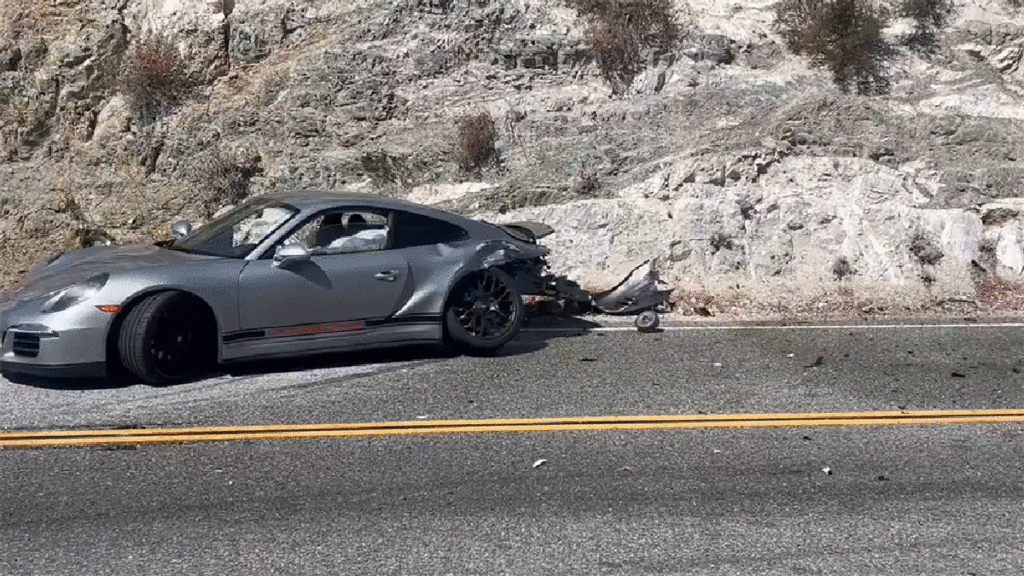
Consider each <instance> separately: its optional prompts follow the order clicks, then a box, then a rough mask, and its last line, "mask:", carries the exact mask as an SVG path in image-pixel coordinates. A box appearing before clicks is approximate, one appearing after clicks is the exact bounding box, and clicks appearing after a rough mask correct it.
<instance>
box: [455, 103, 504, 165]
mask: <svg viewBox="0 0 1024 576" xmlns="http://www.w3.org/2000/svg"><path fill="white" fill-rule="evenodd" d="M456 125H457V126H458V161H459V165H460V166H461V167H462V169H463V170H465V171H467V172H469V171H471V170H479V169H480V168H482V167H483V166H484V165H485V164H487V161H488V160H490V159H491V158H492V157H493V156H494V154H495V148H494V143H495V141H496V140H497V137H498V132H497V130H496V129H495V127H494V119H493V118H491V115H490V114H489V113H487V112H480V113H478V114H468V115H465V116H460V117H459V118H458V120H456Z"/></svg>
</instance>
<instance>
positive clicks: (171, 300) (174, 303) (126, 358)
mask: <svg viewBox="0 0 1024 576" xmlns="http://www.w3.org/2000/svg"><path fill="white" fill-rule="evenodd" d="M215 336H216V328H215V326H214V323H213V319H212V318H210V317H209V314H208V313H207V312H206V310H205V309H204V308H203V307H202V306H201V305H200V303H198V302H196V300H195V299H194V298H192V297H190V296H188V295H186V294H183V293H181V292H160V293H158V294H154V295H152V296H150V297H148V298H146V299H145V300H143V301H142V302H140V303H139V304H138V305H137V306H135V307H134V308H132V309H131V310H130V311H129V312H128V315H127V316H126V317H125V319H124V324H122V325H121V332H120V334H119V335H118V342H117V348H118V352H119V353H120V354H121V361H122V363H123V364H124V366H125V368H127V369H128V370H129V371H131V372H132V373H133V374H135V375H136V376H138V377H139V378H141V379H142V380H143V381H144V382H146V383H148V384H156V385H160V384H172V383H175V382H182V381H185V380H189V379H191V378H195V377H197V376H199V375H201V374H202V373H203V372H204V371H205V370H207V369H208V368H209V366H210V365H211V364H212V362H213V358H214V354H215V349H214V343H215Z"/></svg>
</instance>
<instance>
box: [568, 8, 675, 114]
mask: <svg viewBox="0 0 1024 576" xmlns="http://www.w3.org/2000/svg"><path fill="white" fill-rule="evenodd" d="M568 4H569V6H571V7H572V8H574V9H575V10H576V12H577V13H578V14H579V15H580V16H582V17H584V18H586V19H588V20H589V21H590V26H589V27H588V28H587V40H588V41H589V42H590V47H591V49H592V50H593V51H594V57H595V59H596V61H597V65H598V67H599V68H600V69H601V74H602V76H604V78H605V79H606V80H608V82H609V83H610V84H611V86H612V91H613V92H614V93H616V94H621V93H623V92H625V90H626V89H627V88H628V87H629V85H630V84H631V83H632V81H633V78H634V77H635V76H636V75H637V74H638V73H639V72H640V71H641V69H642V67H643V60H644V58H643V53H644V51H645V50H649V49H653V50H669V49H671V48H672V47H673V46H674V45H675V43H676V41H677V40H678V39H679V35H680V29H679V24H678V22H677V19H676V14H675V11H674V8H673V2H672V0H569V1H568Z"/></svg>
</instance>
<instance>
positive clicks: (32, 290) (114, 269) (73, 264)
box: [0, 244, 214, 309]
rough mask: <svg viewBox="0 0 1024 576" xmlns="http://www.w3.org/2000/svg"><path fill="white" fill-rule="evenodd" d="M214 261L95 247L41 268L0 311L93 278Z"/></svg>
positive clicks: (140, 247) (149, 249) (3, 300)
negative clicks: (101, 275)
mask: <svg viewBox="0 0 1024 576" xmlns="http://www.w3.org/2000/svg"><path fill="white" fill-rule="evenodd" d="M210 258H214V257H213V256H202V255H197V254H188V253H185V252H178V251H175V250H168V249H166V248H161V247H159V246H152V245H147V244H131V245H124V246H96V247H93V248H85V249H82V250H74V251H72V252H68V253H66V254H63V255H62V256H60V257H59V258H57V259H56V260H54V261H53V262H51V263H50V264H47V265H44V266H40V267H38V268H36V269H35V270H33V271H31V272H29V274H28V275H27V276H26V277H25V278H24V279H23V280H22V282H21V283H20V284H19V285H17V286H15V287H14V288H13V289H11V290H10V291H8V292H5V293H4V294H3V295H2V297H0V309H4V308H9V307H10V305H12V304H13V303H16V302H24V301H26V300H32V299H35V298H39V297H41V296H44V295H46V294H49V293H50V292H53V291H54V290H60V289H61V288H64V287H66V286H69V285H71V284H73V283H75V282H78V281H80V280H85V279H86V278H89V277H90V276H94V275H96V274H102V273H104V272H105V273H108V274H116V273H118V272H124V271H130V270H140V269H144V268H150V267H153V266H167V265H171V266H175V265H185V264H186V263H188V262H194V261H196V260H205V259H210Z"/></svg>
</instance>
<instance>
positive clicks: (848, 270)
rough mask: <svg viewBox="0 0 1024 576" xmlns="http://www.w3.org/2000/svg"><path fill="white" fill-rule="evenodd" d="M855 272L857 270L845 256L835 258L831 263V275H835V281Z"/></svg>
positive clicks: (853, 274)
mask: <svg viewBox="0 0 1024 576" xmlns="http://www.w3.org/2000/svg"><path fill="white" fill-rule="evenodd" d="M856 274H857V270H856V269H854V267H853V265H852V264H850V259H849V258H847V257H846V256H840V257H839V258H836V261H835V262H834V263H833V264H832V275H833V276H835V278H836V280H837V281H842V280H844V279H846V278H849V277H850V276H855V275H856Z"/></svg>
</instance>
